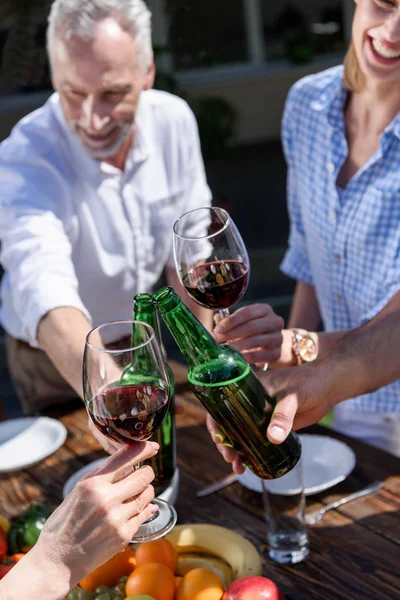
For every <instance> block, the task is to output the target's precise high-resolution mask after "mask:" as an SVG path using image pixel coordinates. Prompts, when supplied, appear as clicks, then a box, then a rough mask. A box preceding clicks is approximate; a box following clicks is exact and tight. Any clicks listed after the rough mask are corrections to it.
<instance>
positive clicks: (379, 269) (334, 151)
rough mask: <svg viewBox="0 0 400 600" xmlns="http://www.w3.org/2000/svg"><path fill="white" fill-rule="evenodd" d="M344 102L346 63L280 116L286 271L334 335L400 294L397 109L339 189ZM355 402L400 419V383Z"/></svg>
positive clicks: (300, 91) (304, 84)
mask: <svg viewBox="0 0 400 600" xmlns="http://www.w3.org/2000/svg"><path fill="white" fill-rule="evenodd" d="M346 97H347V91H346V90H345V88H344V87H343V67H334V68H333V69H329V70H327V71H324V72H322V73H319V74H317V75H311V76H309V77H305V78H304V79H302V80H300V81H299V82H297V83H296V84H295V85H294V86H293V87H292V89H291V91H290V93H289V96H288V100H287V103H286V107H285V114H284V119H283V132H282V137H283V146H284V151H285V156H286V161H287V164H288V210H289V215H290V222H291V225H290V236H289V249H288V250H287V252H286V255H285V257H284V260H283V262H282V265H281V269H282V271H283V272H284V273H286V274H287V275H289V276H290V277H292V278H294V279H296V280H300V281H304V282H305V283H308V284H310V285H313V286H314V287H315V290H316V293H317V297H318V301H319V306H320V310H321V316H322V319H323V323H324V327H325V329H326V330H327V331H332V330H339V329H353V328H355V327H359V326H360V325H362V324H363V323H365V322H366V321H368V320H370V319H372V318H373V317H375V315H376V314H377V313H379V312H380V311H381V310H382V308H383V307H384V306H385V305H386V304H387V302H388V301H389V300H390V298H391V297H392V296H393V295H394V294H395V293H396V292H398V291H399V290H400V113H399V114H398V115H397V116H396V118H395V119H394V120H393V121H392V123H391V124H390V125H389V126H388V127H387V128H386V130H385V131H384V132H383V134H382V135H381V138H380V147H379V149H378V151H377V152H376V153H375V154H374V156H373V157H372V158H371V159H370V160H369V161H368V162H367V163H366V164H365V165H364V166H363V167H362V168H361V169H360V171H359V172H358V173H357V174H356V175H355V176H354V177H353V178H352V179H351V180H350V182H349V183H348V185H347V187H346V188H345V189H338V187H337V185H336V179H337V176H338V173H339V171H340V168H341V166H342V164H343V162H344V161H345V159H346V157H347V153H348V146H347V141H346V137H345V123H344V118H343V111H344V105H345V102H346ZM371 368H374V365H371ZM350 402H351V406H352V408H353V410H358V411H362V412H377V413H385V414H389V413H397V414H400V379H399V380H397V381H395V382H394V383H392V384H391V385H388V386H386V387H384V388H381V389H380V390H378V391H376V392H373V393H371V394H366V395H363V396H359V397H358V398H355V399H352V400H351V401H350Z"/></svg>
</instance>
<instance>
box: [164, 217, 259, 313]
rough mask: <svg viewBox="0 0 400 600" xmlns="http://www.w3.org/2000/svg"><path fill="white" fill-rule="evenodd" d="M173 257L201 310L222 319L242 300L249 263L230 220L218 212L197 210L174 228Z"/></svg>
mask: <svg viewBox="0 0 400 600" xmlns="http://www.w3.org/2000/svg"><path fill="white" fill-rule="evenodd" d="M174 255H175V264H176V269H177V272H178V275H179V279H180V281H181V283H182V285H183V287H184V288H185V290H186V292H187V293H188V295H189V296H190V297H191V298H192V299H193V300H195V301H196V302H197V303H198V304H200V305H201V306H204V307H206V308H210V309H212V310H219V311H220V314H221V316H222V317H226V316H228V315H229V308H231V307H232V306H234V305H235V304H236V303H237V302H239V300H240V299H241V298H242V297H243V295H244V293H245V291H246V288H247V284H248V281H249V276H250V263H249V257H248V254H247V250H246V247H245V245H244V242H243V240H242V237H241V235H240V233H239V231H238V229H237V227H236V225H235V223H234V222H233V220H232V217H230V215H229V214H228V213H227V212H226V211H225V210H224V209H222V208H218V207H204V208H197V209H195V210H192V211H190V212H188V213H185V214H184V215H182V216H181V217H180V218H179V219H178V220H177V221H176V223H175V224H174Z"/></svg>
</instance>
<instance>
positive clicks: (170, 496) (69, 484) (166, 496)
mask: <svg viewBox="0 0 400 600" xmlns="http://www.w3.org/2000/svg"><path fill="white" fill-rule="evenodd" d="M105 460H106V458H99V459H98V460H95V461H93V462H91V463H89V464H88V465H85V466H84V467H82V468H81V469H79V471H76V473H74V474H73V475H71V477H70V478H69V479H67V481H66V482H65V485H64V488H63V498H65V496H66V495H67V494H69V493H70V491H71V490H72V489H73V488H74V486H75V485H76V484H77V483H78V481H79V480H80V478H81V477H83V476H84V475H86V473H89V472H90V471H92V470H93V469H95V468H96V467H99V466H100V465H101V464H103V462H104V461H105ZM178 486H179V469H176V471H175V474H174V476H173V478H172V481H171V484H170V485H169V487H167V489H166V490H164V491H163V492H162V494H160V495H159V496H158V498H160V499H161V500H165V501H166V502H170V503H171V504H174V502H176V498H177V495H178Z"/></svg>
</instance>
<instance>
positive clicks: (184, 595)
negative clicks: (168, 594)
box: [176, 568, 224, 600]
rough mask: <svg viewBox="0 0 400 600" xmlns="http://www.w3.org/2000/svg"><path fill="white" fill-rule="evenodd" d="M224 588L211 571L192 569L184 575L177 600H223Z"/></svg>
mask: <svg viewBox="0 0 400 600" xmlns="http://www.w3.org/2000/svg"><path fill="white" fill-rule="evenodd" d="M223 595H224V586H223V585H222V581H221V579H220V578H219V577H218V575H216V574H215V573H213V571H210V569H204V568H199V569H192V570H191V571H188V572H187V573H186V575H184V577H183V579H182V582H181V583H180V585H179V587H178V593H177V596H176V599H177V600H221V598H222V596H223Z"/></svg>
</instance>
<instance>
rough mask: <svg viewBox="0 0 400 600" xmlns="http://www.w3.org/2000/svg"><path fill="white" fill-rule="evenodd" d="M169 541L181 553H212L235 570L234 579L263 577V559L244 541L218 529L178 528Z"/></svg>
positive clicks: (191, 525)
mask: <svg viewBox="0 0 400 600" xmlns="http://www.w3.org/2000/svg"><path fill="white" fill-rule="evenodd" d="M167 539H168V540H169V541H170V542H171V543H172V544H173V545H174V546H175V548H176V549H177V551H178V552H179V554H181V553H182V552H185V553H187V552H195V553H203V554H207V553H210V554H212V555H214V556H217V557H220V558H222V559H223V560H224V561H225V562H226V563H228V565H230V567H231V569H232V578H233V579H239V578H241V577H247V576H250V575H261V572H262V565H261V557H260V555H259V553H258V551H257V549H256V548H255V546H254V545H253V544H251V543H250V542H249V541H248V540H246V539H245V538H244V537H242V536H241V535H239V534H238V533H236V532H235V531H231V530H230V529H226V528H225V527H220V526H219V525H209V524H202V523H195V524H189V525H176V526H175V527H174V528H173V530H172V531H171V532H170V533H169V534H168V536H167Z"/></svg>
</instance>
